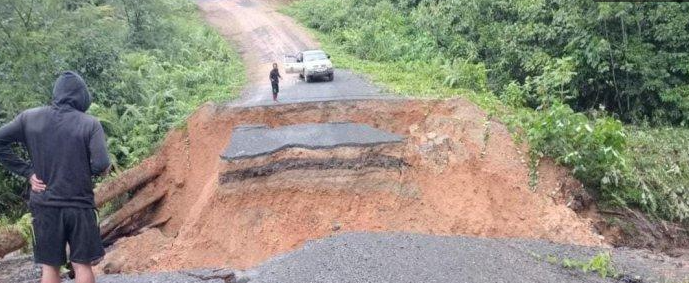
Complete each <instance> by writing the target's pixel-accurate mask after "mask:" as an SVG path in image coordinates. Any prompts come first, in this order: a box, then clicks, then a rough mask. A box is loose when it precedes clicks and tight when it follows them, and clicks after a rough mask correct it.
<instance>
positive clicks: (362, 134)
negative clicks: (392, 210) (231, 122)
mask: <svg viewBox="0 0 689 283" xmlns="http://www.w3.org/2000/svg"><path fill="white" fill-rule="evenodd" d="M403 139H404V138H403V137H402V136H400V135H397V134H393V133H388V132H384V131H381V130H378V129H375V128H373V127H371V126H369V125H366V124H358V123H322V124H298V125H289V126H284V127H279V128H268V127H267V126H264V125H245V126H238V127H235V128H234V130H233V132H232V138H231V139H230V143H229V145H228V146H227V148H226V149H225V152H224V153H223V154H222V155H221V157H222V158H223V159H225V160H227V161H232V160H238V159H243V158H252V157H256V156H262V155H268V154H272V153H275V152H277V151H280V150H282V149H286V148H294V147H299V148H307V149H328V148H335V147H342V146H374V145H379V144H384V143H397V142H402V141H403Z"/></svg>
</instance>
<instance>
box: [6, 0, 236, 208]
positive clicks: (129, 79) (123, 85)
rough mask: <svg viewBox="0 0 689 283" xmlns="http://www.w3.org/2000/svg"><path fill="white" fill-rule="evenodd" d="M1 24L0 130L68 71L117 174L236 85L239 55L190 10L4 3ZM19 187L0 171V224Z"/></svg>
mask: <svg viewBox="0 0 689 283" xmlns="http://www.w3.org/2000/svg"><path fill="white" fill-rule="evenodd" d="M29 15H30V16H29ZM0 16H2V17H3V20H2V25H0V42H3V44H2V45H0V78H1V80H0V124H4V123H6V122H8V121H9V120H10V119H12V118H13V117H14V116H15V115H16V114H17V113H18V112H19V111H22V110H24V109H27V108H30V107H35V106H39V105H45V104H48V103H49V102H50V93H51V90H52V83H53V81H54V80H55V79H56V78H57V75H58V74H59V73H60V72H61V71H64V70H76V71H78V72H80V73H82V75H83V76H84V78H85V79H86V81H87V83H88V84H89V88H90V90H91V92H92V93H93V95H94V104H93V105H92V108H91V109H90V110H89V111H90V113H91V114H94V115H95V116H97V117H98V118H99V119H100V120H101V122H102V124H103V126H104V128H105V131H106V134H107V136H108V145H109V148H110V151H111V152H110V153H111V156H112V158H113V160H114V161H115V163H116V170H118V171H119V170H122V169H125V168H127V167H130V166H132V165H134V164H136V163H138V162H139V161H140V160H142V159H143V158H145V157H146V156H147V155H149V154H150V153H151V151H152V150H153V148H154V147H155V145H156V144H157V143H158V142H159V141H160V140H161V139H162V138H163V137H164V135H165V134H166V133H167V131H168V130H169V129H170V128H172V127H175V126H179V125H181V124H182V123H183V122H184V120H185V118H186V117H187V116H188V115H189V114H190V113H191V112H192V111H194V110H195V109H196V108H197V107H198V106H199V105H200V104H202V103H204V102H206V101H222V100H227V99H230V98H232V97H235V96H236V95H237V94H238V88H239V87H241V86H242V85H243V83H244V80H245V78H244V72H243V70H242V64H241V62H240V59H239V57H238V55H237V54H236V53H235V52H234V51H233V50H231V49H230V48H229V47H228V46H227V43H226V42H225V41H224V40H223V39H222V38H221V37H220V36H219V35H218V34H217V33H216V32H214V31H213V30H212V29H210V28H208V27H206V26H205V25H204V24H203V23H202V22H201V20H200V19H199V17H198V15H197V14H196V6H195V4H194V3H193V2H191V1H186V0H151V1H132V0H126V1H114V0H101V1H70V2H68V3H63V2H62V1H50V0H37V1H20V0H8V1H5V2H3V3H2V4H0ZM24 19H30V21H28V22H27V21H24ZM23 182H24V181H23V180H19V179H17V178H15V177H11V175H10V174H9V173H7V172H6V171H5V170H4V169H2V170H0V211H1V212H0V216H6V217H9V218H11V219H17V218H19V217H21V215H22V214H23V213H24V212H25V208H24V206H23V203H22V201H21V198H20V197H19V193H20V192H21V191H22V190H23V188H24V186H25V185H24V183H23Z"/></svg>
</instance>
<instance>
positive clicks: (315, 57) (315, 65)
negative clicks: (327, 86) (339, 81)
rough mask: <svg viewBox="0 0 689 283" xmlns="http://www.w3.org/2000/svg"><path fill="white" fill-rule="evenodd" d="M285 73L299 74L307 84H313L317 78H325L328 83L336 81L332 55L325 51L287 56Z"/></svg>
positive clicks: (309, 51) (312, 51)
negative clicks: (331, 59)
mask: <svg viewBox="0 0 689 283" xmlns="http://www.w3.org/2000/svg"><path fill="white" fill-rule="evenodd" d="M285 72H287V73H288V74H299V76H300V77H302V78H304V79H305V80H306V82H307V83H308V82H312V81H313V79H314V78H316V77H324V78H326V79H327V80H328V81H332V80H333V79H335V71H334V70H333V63H332V62H330V55H328V54H326V53H325V52H324V51H323V50H308V51H304V52H299V53H298V54H297V55H294V56H293V55H286V56H285Z"/></svg>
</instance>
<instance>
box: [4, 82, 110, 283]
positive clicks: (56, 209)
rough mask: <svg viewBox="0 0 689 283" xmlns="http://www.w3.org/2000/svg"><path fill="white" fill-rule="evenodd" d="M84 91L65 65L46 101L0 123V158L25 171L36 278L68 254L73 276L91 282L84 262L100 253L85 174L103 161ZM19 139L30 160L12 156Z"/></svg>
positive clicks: (101, 168) (101, 138) (99, 130)
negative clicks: (37, 270)
mask: <svg viewBox="0 0 689 283" xmlns="http://www.w3.org/2000/svg"><path fill="white" fill-rule="evenodd" d="M90 105H91V95H90V94H89V92H88V89H87V87H86V83H85V82H84V80H83V79H82V78H81V77H80V76H79V75H78V74H76V73H74V72H65V73H63V74H62V75H61V76H60V78H58V79H57V81H56V82H55V87H54V89H53V103H52V105H51V106H46V107H39V108H34V109H29V110H26V111H24V112H22V113H21V114H19V115H18V116H17V117H16V118H15V119H14V120H13V121H12V122H10V123H8V124H7V125H5V126H3V127H2V128H0V164H2V165H3V166H5V168H7V169H8V170H10V171H11V172H13V173H15V174H17V175H19V176H22V177H25V178H27V179H29V182H30V183H31V193H30V197H29V208H30V209H31V214H32V216H33V227H34V234H35V246H34V260H35V261H36V263H39V264H41V265H42V269H43V277H42V280H41V282H42V283H52V282H60V274H59V268H60V266H62V265H64V264H65V263H66V262H67V255H66V246H67V245H69V250H70V253H69V259H70V261H71V262H72V266H73V267H74V271H75V273H76V282H78V283H90V282H95V280H94V276H93V272H92V270H91V266H92V265H93V264H95V263H97V261H99V260H100V259H102V257H103V256H104V255H105V251H104V250H103V244H102V242H101V239H100V232H99V229H98V223H97V220H96V214H95V210H94V209H95V201H94V197H93V181H92V176H95V175H101V174H106V173H107V171H108V170H109V168H110V160H109V158H108V150H107V147H106V143H105V133H104V132H103V127H102V126H101V124H100V122H99V121H98V120H97V119H96V118H94V117H92V116H90V115H88V114H86V113H84V112H86V110H87V109H88V108H89V106H90ZM13 144H19V145H22V146H23V147H24V148H25V149H26V150H27V151H28V153H29V156H30V161H27V160H23V159H21V158H20V157H19V156H17V155H16V154H15V153H14V152H13V150H12V145H13Z"/></svg>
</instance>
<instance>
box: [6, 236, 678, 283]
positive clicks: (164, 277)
mask: <svg viewBox="0 0 689 283" xmlns="http://www.w3.org/2000/svg"><path fill="white" fill-rule="evenodd" d="M605 251H609V252H611V253H612V256H613V264H614V266H615V269H616V270H617V272H618V273H620V274H621V275H623V276H622V277H621V278H620V279H611V278H606V279H603V278H600V277H599V276H597V275H596V274H593V273H588V274H586V273H583V272H582V271H580V270H576V269H566V268H563V267H562V266H561V265H560V264H557V263H552V262H549V260H548V258H551V259H552V258H555V259H557V260H559V261H561V260H563V259H578V260H581V261H587V260H589V259H591V258H592V257H593V256H595V255H596V254H598V253H599V252H605ZM21 262H23V263H24V264H23V265H22V264H20V263H21ZM37 274H38V273H37V270H36V269H35V267H33V265H32V264H31V263H30V258H21V259H11V260H3V261H0V282H2V283H5V282H22V283H28V282H36V278H37V276H38V275H37ZM687 280H689V268H688V267H687V265H683V264H682V263H681V262H680V261H678V260H677V259H674V258H668V257H666V256H663V255H659V254H655V253H651V252H647V251H641V250H629V249H615V250H610V249H604V248H591V247H582V246H573V245H561V244H554V243H550V242H547V241H540V240H520V239H483V238H470V237H456V236H452V237H449V236H448V237H444V236H429V235H418V234H403V233H345V234H340V235H337V236H333V237H329V238H325V239H321V240H317V241H311V242H308V243H307V244H306V245H305V246H304V247H302V248H300V249H298V250H295V251H292V252H289V253H286V254H283V255H280V256H277V257H275V258H273V259H271V260H269V261H267V262H265V263H263V264H261V265H260V266H258V267H256V268H254V269H252V270H248V271H237V272H235V271H231V270H224V269H216V270H196V271H178V272H169V273H154V274H141V275H105V276H101V277H99V278H98V280H97V282H99V283H158V282H160V283H163V282H171V283H182V282H189V283H198V282H212V283H230V282H233V283H245V282H255V283H270V282H275V283H278V282H279V283H303V282H312V283H316V282H323V283H325V282H328V283H347V282H377V283H384V282H395V283H398V282H410V283H411V282H476V283H478V282H486V283H497V282H505V283H519V282H544V283H545V282H558V283H567V282H647V283H648V282H663V283H665V282H687Z"/></svg>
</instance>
